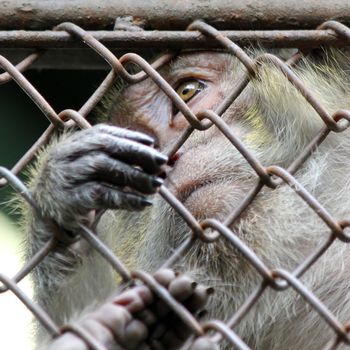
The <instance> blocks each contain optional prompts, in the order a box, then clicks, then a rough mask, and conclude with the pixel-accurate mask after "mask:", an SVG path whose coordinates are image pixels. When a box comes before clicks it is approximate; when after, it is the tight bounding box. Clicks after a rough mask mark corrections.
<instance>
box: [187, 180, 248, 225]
mask: <svg viewBox="0 0 350 350" xmlns="http://www.w3.org/2000/svg"><path fill="white" fill-rule="evenodd" d="M243 197H244V193H243V190H242V189H241V188H239V187H238V186H237V184H234V183H230V182H221V183H211V184H208V185H204V186H201V187H199V188H197V189H196V190H194V191H193V192H192V193H191V194H190V196H188V198H187V199H186V200H185V202H184V205H185V206H186V208H187V209H188V210H189V211H190V212H191V213H192V215H193V216H194V217H195V218H196V219H198V220H201V219H206V218H214V219H217V220H224V219H225V218H226V217H227V215H229V213H230V212H231V211H232V210H233V209H234V208H235V206H236V205H237V203H238V202H239V201H240V200H241V199H242V198H243Z"/></svg>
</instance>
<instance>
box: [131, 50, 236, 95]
mask: <svg viewBox="0 0 350 350" xmlns="http://www.w3.org/2000/svg"><path fill="white" fill-rule="evenodd" d="M238 65H240V62H239V61H238V60H237V59H236V58H235V57H233V56H232V55H230V54H228V53H226V52H223V51H184V52H181V53H180V54H179V55H177V56H175V57H174V58H173V59H172V60H171V61H170V62H169V63H167V64H165V65H164V66H162V67H161V68H160V69H158V72H159V73H160V75H161V76H162V77H163V78H164V79H165V80H166V81H167V82H168V83H169V84H170V85H172V86H175V85H176V83H177V82H179V81H180V80H182V79H185V78H191V77H194V78H198V79H201V78H202V79H206V78H214V77H215V76H218V75H219V74H222V73H223V72H226V71H227V70H230V69H234V68H235V66H238ZM145 88H147V89H154V90H155V89H157V90H158V87H157V86H156V85H155V83H154V82H153V81H152V80H151V79H150V78H147V79H145V80H143V81H142V82H140V83H137V84H133V85H129V86H128V87H127V88H126V89H125V92H127V93H130V91H133V92H137V91H138V90H140V89H141V90H143V89H145Z"/></svg>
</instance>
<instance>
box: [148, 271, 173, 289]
mask: <svg viewBox="0 0 350 350" xmlns="http://www.w3.org/2000/svg"><path fill="white" fill-rule="evenodd" d="M153 277H154V278H155V280H156V281H157V282H158V283H160V284H161V285H162V286H163V287H165V288H168V286H169V284H170V282H171V281H173V280H174V279H175V278H176V274H175V272H174V270H171V269H160V270H158V271H157V272H156V273H155V274H154V275H153Z"/></svg>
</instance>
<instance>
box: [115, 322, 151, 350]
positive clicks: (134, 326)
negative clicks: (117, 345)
mask: <svg viewBox="0 0 350 350" xmlns="http://www.w3.org/2000/svg"><path fill="white" fill-rule="evenodd" d="M147 337H148V329H147V327H146V326H145V325H144V324H143V323H142V322H141V321H139V320H136V319H133V320H132V321H131V322H129V323H128V324H127V326H126V328H125V331H124V337H123V338H122V339H120V340H121V343H122V344H123V345H124V347H125V348H126V349H130V350H132V349H139V345H140V344H141V343H143V342H144V341H145V340H146V339H147Z"/></svg>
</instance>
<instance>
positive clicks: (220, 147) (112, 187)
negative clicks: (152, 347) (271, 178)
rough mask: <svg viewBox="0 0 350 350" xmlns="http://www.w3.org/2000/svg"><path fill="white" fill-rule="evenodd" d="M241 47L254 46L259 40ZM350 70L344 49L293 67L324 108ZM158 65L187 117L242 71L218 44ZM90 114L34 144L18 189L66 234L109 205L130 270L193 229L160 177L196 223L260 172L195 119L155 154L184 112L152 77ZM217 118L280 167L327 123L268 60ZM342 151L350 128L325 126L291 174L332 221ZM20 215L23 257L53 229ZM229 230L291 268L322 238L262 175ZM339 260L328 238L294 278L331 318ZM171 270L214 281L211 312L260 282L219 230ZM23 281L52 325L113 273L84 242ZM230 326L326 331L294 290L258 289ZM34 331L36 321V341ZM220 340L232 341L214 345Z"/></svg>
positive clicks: (343, 97) (253, 334)
mask: <svg viewBox="0 0 350 350" xmlns="http://www.w3.org/2000/svg"><path fill="white" fill-rule="evenodd" d="M274 53H275V54H277V55H279V52H278V51H276V52H274ZM250 54H251V56H252V57H256V56H258V55H260V54H261V49H255V48H253V49H251V50H250ZM281 55H282V54H281ZM349 68H350V61H349V58H348V56H347V54H346V51H345V50H341V49H330V48H325V49H322V50H317V51H315V52H312V53H310V54H309V55H305V57H304V58H303V59H302V60H300V61H299V62H298V63H297V64H296V65H295V66H294V67H293V68H292V69H293V71H294V73H295V74H296V75H297V76H298V78H299V79H300V80H301V81H302V82H303V83H304V84H305V85H306V86H307V88H308V89H310V91H312V93H313V94H314V96H315V97H316V98H317V99H318V100H319V101H320V103H321V104H322V105H323V106H324V107H325V108H326V109H327V111H329V113H331V114H332V113H334V112H335V111H337V110H339V109H349V107H350V99H349V97H350V96H349V95H350V94H349V88H348V87H349V84H350V79H349V74H348V70H349ZM159 72H160V74H161V75H162V76H163V77H164V79H165V80H166V81H167V82H168V83H169V84H170V85H171V86H172V87H173V88H174V90H175V91H176V93H177V94H178V96H179V97H180V98H181V99H182V100H183V101H184V102H185V103H186V104H187V105H188V107H189V108H190V109H191V110H192V111H193V113H194V114H196V113H198V112H200V111H201V110H203V109H212V110H215V108H217V107H218V106H219V105H220V103H221V102H222V101H223V100H224V98H225V97H226V96H228V95H229V94H230V92H232V91H233V89H235V87H237V85H238V84H239V78H240V77H241V76H242V75H243V74H245V68H244V67H243V65H242V64H241V63H240V61H239V60H238V59H237V58H235V57H234V56H233V55H230V54H228V53H225V52H222V51H189V52H182V53H180V54H179V55H177V56H176V57H175V58H174V59H173V60H172V61H171V62H170V63H169V64H166V65H165V66H163V67H162V68H160V70H159ZM98 113H100V120H99V121H100V123H97V124H96V125H95V126H93V127H92V128H91V129H88V130H82V131H75V130H68V131H65V132H64V133H63V134H62V135H60V136H58V137H57V138H55V139H54V140H53V141H52V142H51V143H50V145H49V146H48V147H47V148H44V149H43V150H41V152H40V154H38V156H37V161H36V163H35V164H34V165H33V168H32V170H31V172H30V176H29V178H30V181H29V183H28V186H29V188H30V189H31V191H32V194H33V197H34V198H35V200H36V202H37V203H38V205H39V207H40V208H41V210H42V214H43V216H45V217H48V218H50V219H52V220H54V221H55V222H56V223H57V224H58V225H59V227H61V228H62V229H64V230H66V232H70V233H72V234H79V224H80V223H84V224H86V225H89V223H91V213H93V211H94V210H100V209H107V210H106V211H105V213H104V214H103V215H102V217H101V218H100V221H99V223H98V226H97V228H96V234H97V235H98V237H99V238H100V239H101V240H102V241H103V242H105V244H107V245H108V246H109V247H110V248H111V249H113V251H114V252H115V253H116V255H117V256H118V257H120V258H121V260H122V261H123V262H124V263H125V264H126V265H127V266H128V267H129V268H131V269H143V270H146V271H150V272H154V271H156V270H157V269H158V268H159V267H160V266H161V265H162V262H164V261H166V259H167V258H169V256H170V255H171V254H172V252H173V251H174V249H176V248H177V247H178V246H179V245H180V244H181V243H182V242H183V241H184V240H185V239H186V238H187V237H189V235H191V229H190V228H189V227H188V225H187V224H186V223H185V222H184V220H183V219H182V218H181V216H180V215H179V214H178V213H177V212H176V210H174V209H173V208H172V207H171V206H170V205H169V204H167V202H166V201H165V200H164V199H163V198H162V197H161V196H159V195H157V191H158V189H159V188H160V187H161V186H165V187H167V188H168V189H169V190H170V191H171V192H172V193H173V194H174V195H175V196H176V197H177V198H178V200H180V201H181V202H182V203H183V205H184V206H185V207H186V208H187V209H188V210H189V211H190V212H191V213H192V215H193V216H194V217H195V218H196V219H197V220H198V221H201V220H203V219H206V218H214V219H216V220H219V221H223V220H225V218H226V217H227V216H228V215H229V214H230V213H231V212H232V211H233V210H234V209H235V208H236V207H237V206H238V205H239V204H240V203H241V201H242V200H243V199H244V198H245V196H246V194H247V193H248V192H249V191H250V190H251V188H252V187H253V186H254V185H255V184H256V183H257V181H258V176H257V174H256V173H255V172H254V170H253V169H252V167H251V166H250V165H249V164H248V163H247V161H246V160H245V159H244V158H243V156H242V155H241V154H240V152H239V151H238V150H237V149H236V148H235V147H233V145H232V144H231V143H230V142H229V140H228V139H227V138H226V137H225V136H224V135H223V133H222V132H221V131H220V130H219V129H218V128H217V127H215V125H214V126H212V127H211V128H209V129H207V130H205V131H199V130H195V131H194V132H193V133H192V135H191V136H190V137H189V138H188V140H187V141H186V142H185V143H184V144H183V145H182V146H181V147H180V149H179V150H178V151H177V152H176V154H175V155H174V156H173V157H172V159H171V161H168V160H167V158H166V156H165V155H166V154H167V153H168V152H169V151H170V150H171V149H172V147H173V145H174V144H175V142H176V141H177V140H178V138H179V137H180V136H181V135H182V133H183V132H184V130H185V128H186V127H187V126H188V125H189V123H188V121H187V120H186V118H185V117H184V116H183V114H182V113H181V112H180V111H179V110H178V109H177V108H176V106H174V105H173V103H172V101H171V100H170V99H169V98H168V97H167V96H166V95H165V93H163V92H162V91H161V89H160V88H159V87H158V86H157V85H156V84H155V83H154V82H153V81H152V80H151V79H150V78H147V79H145V80H143V81H142V82H140V83H137V84H134V85H129V86H125V87H123V88H119V89H114V90H112V91H111V92H110V93H109V95H108V96H107V97H106V99H105V102H104V107H103V108H101V109H100V110H99V112H98ZM222 119H223V120H224V121H225V123H226V124H227V125H228V126H229V127H230V129H231V130H232V131H233V132H234V134H235V135H236V136H238V137H239V138H240V140H241V141H242V142H243V143H244V144H245V146H246V147H247V148H248V149H249V150H250V152H252V154H254V156H255V157H256V158H257V159H258V160H259V161H260V162H261V164H263V165H264V166H268V165H276V166H279V167H282V168H287V167H288V166H289V165H290V164H291V163H292V162H293V160H295V158H296V157H297V156H298V155H299V154H300V153H301V152H302V151H303V150H304V149H305V147H307V145H308V144H309V143H310V142H311V140H313V139H314V137H315V136H316V135H317V134H318V133H319V132H320V130H321V129H322V128H323V127H324V122H323V121H322V119H321V118H320V116H319V115H318V114H317V113H316V111H315V110H314V109H313V108H312V107H311V105H310V104H309V103H308V102H307V101H306V99H305V98H304V97H303V96H302V94H301V93H300V92H299V91H298V89H297V88H296V87H295V86H294V85H293V84H291V82H290V81H288V79H287V78H286V76H285V75H284V74H283V73H282V72H281V71H280V70H279V69H278V68H276V67H275V66H274V65H273V64H269V63H268V62H266V63H265V64H263V65H261V66H260V67H259V69H258V71H257V73H256V75H255V76H252V77H251V79H250V81H249V83H248V85H247V86H246V88H245V89H244V90H243V91H242V93H241V94H240V95H239V96H238V98H237V99H236V100H235V101H234V103H232V104H231V106H230V107H229V108H228V109H227V110H226V112H225V113H224V114H223V115H222ZM349 153H350V143H349V132H348V131H343V132H341V133H335V132H331V133H330V134H329V135H328V136H327V137H326V139H325V140H324V141H323V143H322V144H321V145H319V146H318V147H316V149H315V150H314V151H313V153H312V155H311V156H310V157H309V158H308V159H307V160H306V161H305V163H304V164H303V165H302V167H301V168H300V169H299V170H298V171H297V172H296V173H295V175H294V176H295V177H296V179H297V180H298V182H299V183H300V184H301V185H302V186H304V187H305V188H306V190H307V191H308V192H309V193H310V194H311V195H313V196H314V197H315V198H316V199H317V200H318V201H320V203H322V205H323V206H324V207H325V208H326V209H327V210H328V212H329V213H330V214H331V215H332V216H333V217H334V218H335V220H343V219H346V218H348V217H349V214H350V203H349V198H350V182H349V179H348V174H349V173H350V162H349V160H348V159H349V155H350V154H349ZM161 172H164V173H165V175H166V176H163V177H165V179H163V178H162V177H161V176H160V175H161ZM23 226H24V229H25V230H26V233H27V237H28V239H27V242H26V247H27V257H30V256H32V255H33V254H34V253H35V252H36V251H38V249H39V248H40V247H42V245H43V244H44V243H45V242H46V241H47V240H48V239H49V238H50V237H51V236H52V234H53V233H52V232H53V229H52V228H51V227H50V226H48V224H47V223H44V222H43V221H42V220H40V218H38V215H37V214H36V213H35V212H33V210H32V209H31V208H30V207H28V206H27V207H25V206H24V207H23ZM229 228H230V229H231V230H232V231H233V232H234V234H235V235H237V237H238V238H239V239H240V240H242V241H243V242H244V243H245V244H246V245H247V246H248V247H249V248H250V249H251V250H252V251H254V253H255V254H256V255H257V256H258V257H259V259H261V260H262V261H263V262H264V264H266V266H268V267H269V268H272V269H274V268H282V269H285V270H287V271H293V270H294V269H295V268H297V267H298V266H299V265H300V264H301V263H302V262H303V261H304V260H305V259H307V257H308V256H310V255H311V254H312V253H313V252H314V251H315V249H316V248H317V247H319V245H320V244H322V243H323V242H325V241H326V240H327V239H328V238H329V237H330V235H331V232H330V229H329V228H328V227H327V226H326V225H325V224H324V222H323V221H322V220H320V218H319V217H318V216H317V215H316V214H315V212H313V211H312V210H311V209H310V207H308V205H306V204H305V202H304V201H303V200H302V199H301V198H300V197H299V196H298V195H297V194H296V193H295V192H293V189H292V188H290V187H289V186H287V185H286V184H283V183H282V184H280V185H278V186H277V188H275V189H272V188H268V187H266V186H265V187H264V188H263V189H262V191H261V192H260V193H259V194H258V196H257V197H256V198H255V199H254V201H253V202H252V203H251V204H250V205H249V206H248V207H247V209H246V210H245V211H244V212H243V213H242V214H241V215H240V217H239V218H238V219H237V220H236V221H235V222H234V223H232V224H231V225H230V227H229ZM349 264H350V254H349V252H348V249H347V245H346V244H344V243H342V242H340V241H339V240H336V241H335V242H334V243H333V244H332V245H331V246H330V247H329V248H328V249H327V251H326V252H325V253H324V254H323V255H322V256H321V257H320V258H319V259H318V261H317V262H316V263H315V264H314V265H313V266H311V267H310V269H309V270H308V271H306V272H305V273H304V274H303V276H302V277H301V278H300V279H301V281H302V283H303V284H304V285H305V286H306V288H308V289H309V290H310V291H312V292H313V293H314V294H315V295H316V297H317V298H319V299H320V301H321V302H322V303H324V304H325V306H326V307H327V308H329V310H331V312H332V313H333V314H334V315H335V317H336V318H337V319H339V320H340V321H341V322H346V321H347V320H348V315H349V311H350V300H349V297H350V293H349V288H348V273H347V271H348V270H349ZM174 268H175V269H176V270H178V271H183V272H186V273H187V274H189V275H190V276H191V277H193V278H194V279H195V280H196V281H199V282H200V283H204V284H205V285H209V286H212V287H213V288H215V295H214V296H213V298H211V300H210V301H209V305H208V307H207V309H208V315H207V317H208V318H209V319H213V318H215V319H220V320H224V321H226V320H228V319H229V318H230V317H231V316H232V315H233V314H234V312H235V311H237V310H238V309H239V307H240V306H241V305H242V304H243V303H244V301H245V300H246V298H247V297H248V296H249V295H250V294H251V293H252V292H253V291H254V290H255V288H257V286H259V285H260V284H261V283H262V278H261V276H260V275H259V273H258V272H257V271H256V270H255V268H254V267H253V266H252V264H251V263H250V262H249V261H247V259H245V258H244V256H243V255H242V253H240V252H239V251H238V250H237V249H236V248H234V247H233V246H232V245H231V244H229V243H228V242H227V241H226V240H225V239H224V238H223V237H221V238H220V239H218V240H217V241H216V242H213V243H202V242H200V240H197V241H196V242H195V244H194V245H193V246H192V248H191V249H190V250H189V251H187V252H186V254H185V255H184V256H183V257H182V258H181V259H180V260H179V261H178V262H177V263H176V265H175V266H174ZM33 279H34V286H35V296H36V300H37V301H38V303H39V304H40V305H41V306H42V307H43V308H44V309H45V310H47V312H48V313H49V315H50V316H51V317H52V318H53V319H54V320H55V322H57V323H58V324H60V325H61V324H64V323H65V322H67V321H68V320H70V319H72V318H74V317H76V316H77V315H80V314H82V313H83V312H84V310H86V308H89V309H90V310H91V309H93V308H94V307H96V306H97V305H99V304H101V303H103V301H105V300H106V299H107V298H108V297H109V296H110V294H111V293H112V292H113V291H114V290H115V288H116V287H117V286H118V283H119V282H118V281H117V279H116V277H115V276H114V275H113V273H112V268H111V267H110V266H109V265H108V263H106V262H105V261H104V260H103V259H102V258H101V257H100V256H99V255H98V254H97V253H96V252H95V251H94V250H93V249H92V248H91V247H89V245H88V244H86V243H85V242H84V241H83V240H81V241H78V242H77V243H74V244H72V245H71V246H69V247H68V248H67V247H65V248H64V249H63V248H60V247H58V248H57V249H56V251H54V252H51V253H50V254H49V256H48V257H47V258H46V259H45V260H44V261H43V262H42V263H41V264H40V265H39V266H38V267H37V268H36V269H35V271H34V272H33ZM234 331H235V332H236V333H237V334H238V335H239V336H240V337H241V338H242V339H243V341H244V342H246V344H248V346H249V347H251V348H252V349H259V350H267V349H268V350H275V349H283V350H291V349H297V348H300V349H308V350H315V349H320V348H322V347H323V346H324V345H325V344H327V342H328V341H329V340H330V339H332V338H334V337H335V334H334V332H333V331H332V330H331V328H330V327H329V326H328V325H327V324H326V322H324V321H323V320H322V319H321V317H320V316H319V315H318V314H317V312H315V311H314V310H313V308H312V307H310V306H309V305H308V304H307V302H306V301H305V300H304V299H303V298H302V297H301V296H300V295H299V294H298V293H296V292H294V291H293V290H292V288H289V289H287V290H285V291H283V292H278V291H276V290H274V289H273V288H267V289H266V290H265V291H264V293H263V294H262V295H261V297H260V298H259V299H258V301H257V302H256V303H255V305H254V307H253V308H252V310H250V311H249V312H248V313H247V314H246V315H245V316H244V317H243V318H242V319H241V320H240V322H239V323H238V324H237V325H236V326H235V327H234ZM44 338H45V336H44V333H43V331H41V330H39V331H38V339H39V342H40V341H41V340H42V339H44ZM338 348H339V349H343V348H345V345H344V346H340V347H338ZM221 349H232V345H228V344H222V346H221Z"/></svg>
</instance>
